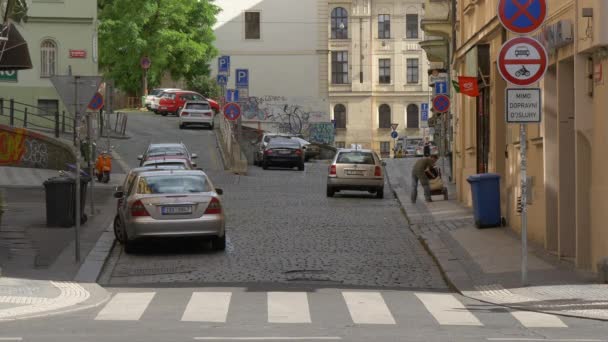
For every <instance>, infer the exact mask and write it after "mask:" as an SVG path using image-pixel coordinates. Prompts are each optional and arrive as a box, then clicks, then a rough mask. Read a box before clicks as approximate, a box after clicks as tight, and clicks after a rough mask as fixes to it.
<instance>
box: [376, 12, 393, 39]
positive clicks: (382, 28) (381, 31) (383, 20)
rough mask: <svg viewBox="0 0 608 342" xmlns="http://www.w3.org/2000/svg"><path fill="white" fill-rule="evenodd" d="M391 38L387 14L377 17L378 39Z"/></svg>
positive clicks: (389, 20) (389, 18) (389, 19)
mask: <svg viewBox="0 0 608 342" xmlns="http://www.w3.org/2000/svg"><path fill="white" fill-rule="evenodd" d="M390 37H391V16H390V15H389V14H380V15H378V38H379V39H389V38H390Z"/></svg>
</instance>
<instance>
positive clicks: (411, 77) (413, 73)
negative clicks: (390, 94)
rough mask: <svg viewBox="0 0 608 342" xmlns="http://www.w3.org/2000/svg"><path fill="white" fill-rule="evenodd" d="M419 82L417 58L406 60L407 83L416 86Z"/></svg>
mask: <svg viewBox="0 0 608 342" xmlns="http://www.w3.org/2000/svg"><path fill="white" fill-rule="evenodd" d="M419 80H420V77H419V68H418V58H408V59H407V83H410V84H418V82H419Z"/></svg>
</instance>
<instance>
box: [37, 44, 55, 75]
mask: <svg viewBox="0 0 608 342" xmlns="http://www.w3.org/2000/svg"><path fill="white" fill-rule="evenodd" d="M56 72H57V43H55V41H53V40H51V39H46V40H44V41H43V42H42V44H40V77H51V76H53V75H55V73H56Z"/></svg>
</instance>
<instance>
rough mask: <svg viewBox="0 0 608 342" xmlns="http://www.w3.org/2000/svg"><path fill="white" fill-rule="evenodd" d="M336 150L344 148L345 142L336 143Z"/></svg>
mask: <svg viewBox="0 0 608 342" xmlns="http://www.w3.org/2000/svg"><path fill="white" fill-rule="evenodd" d="M335 144H336V148H346V142H345V141H336V143H335Z"/></svg>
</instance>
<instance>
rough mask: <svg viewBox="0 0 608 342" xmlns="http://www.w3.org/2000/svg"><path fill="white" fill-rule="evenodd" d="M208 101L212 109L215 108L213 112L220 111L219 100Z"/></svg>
mask: <svg viewBox="0 0 608 342" xmlns="http://www.w3.org/2000/svg"><path fill="white" fill-rule="evenodd" d="M207 102H209V105H210V106H211V109H213V112H215V114H217V113H219V112H220V105H219V103H217V101H215V100H212V99H207Z"/></svg>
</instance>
